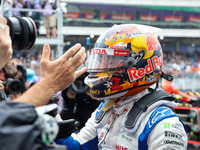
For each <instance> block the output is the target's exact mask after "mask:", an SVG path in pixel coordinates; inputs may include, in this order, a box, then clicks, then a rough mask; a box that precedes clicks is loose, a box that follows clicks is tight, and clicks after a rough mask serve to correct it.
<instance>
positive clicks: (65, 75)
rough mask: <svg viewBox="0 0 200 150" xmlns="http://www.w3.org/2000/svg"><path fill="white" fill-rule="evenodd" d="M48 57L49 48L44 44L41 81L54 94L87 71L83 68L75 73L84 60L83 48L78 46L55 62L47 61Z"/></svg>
mask: <svg viewBox="0 0 200 150" xmlns="http://www.w3.org/2000/svg"><path fill="white" fill-rule="evenodd" d="M75 53H76V54H75ZM74 54H75V55H74ZM73 55H74V56H73ZM72 56H73V57H72ZM49 57H50V47H49V45H48V44H44V47H43V53H42V58H41V62H40V69H41V77H42V78H41V81H43V82H45V85H46V86H48V88H49V89H51V90H54V92H57V91H61V90H63V89H65V88H67V87H68V86H69V85H70V84H71V83H72V82H74V81H75V80H76V78H78V77H79V76H80V75H82V74H83V73H84V72H85V71H86V70H87V68H86V67H84V68H82V69H81V70H79V71H76V69H77V68H78V67H79V66H80V65H81V64H82V63H83V61H84V60H85V58H86V54H85V48H83V47H81V45H80V44H76V45H74V46H73V47H71V48H70V49H69V50H68V51H67V52H66V53H65V54H63V55H62V56H61V57H60V58H58V59H57V60H54V61H49Z"/></svg>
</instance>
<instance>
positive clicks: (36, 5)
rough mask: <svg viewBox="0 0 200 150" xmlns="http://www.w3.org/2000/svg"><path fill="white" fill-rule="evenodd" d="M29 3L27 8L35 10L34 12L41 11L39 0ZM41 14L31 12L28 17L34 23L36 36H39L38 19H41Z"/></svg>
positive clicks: (29, 1)
mask: <svg viewBox="0 0 200 150" xmlns="http://www.w3.org/2000/svg"><path fill="white" fill-rule="evenodd" d="M28 3H29V8H30V9H35V10H40V9H42V6H41V4H40V0H28ZM41 14H42V13H41V12H36V11H33V12H31V15H30V17H31V18H32V19H33V21H34V22H35V25H36V28H37V36H39V34H40V33H39V28H40V20H41V19H40V17H41Z"/></svg>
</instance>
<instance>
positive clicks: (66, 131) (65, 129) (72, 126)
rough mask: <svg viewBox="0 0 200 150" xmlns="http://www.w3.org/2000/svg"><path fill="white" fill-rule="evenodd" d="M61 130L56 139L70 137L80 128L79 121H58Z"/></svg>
mask: <svg viewBox="0 0 200 150" xmlns="http://www.w3.org/2000/svg"><path fill="white" fill-rule="evenodd" d="M57 123H58V126H59V132H58V135H57V137H56V139H63V138H68V137H69V136H70V135H71V134H72V133H74V132H76V131H77V130H78V125H79V122H78V121H76V120H75V119H68V120H64V121H58V122H57Z"/></svg>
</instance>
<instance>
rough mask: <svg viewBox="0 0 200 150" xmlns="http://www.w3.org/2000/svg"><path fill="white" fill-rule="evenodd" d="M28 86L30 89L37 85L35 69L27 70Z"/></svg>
mask: <svg viewBox="0 0 200 150" xmlns="http://www.w3.org/2000/svg"><path fill="white" fill-rule="evenodd" d="M26 73H27V83H28V84H27V85H26V87H27V88H29V87H31V86H32V85H34V84H35V83H36V77H35V71H34V70H33V69H30V68H27V69H26Z"/></svg>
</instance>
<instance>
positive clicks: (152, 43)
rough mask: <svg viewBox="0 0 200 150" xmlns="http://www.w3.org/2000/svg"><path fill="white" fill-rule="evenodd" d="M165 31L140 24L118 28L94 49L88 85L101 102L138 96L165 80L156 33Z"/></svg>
mask: <svg viewBox="0 0 200 150" xmlns="http://www.w3.org/2000/svg"><path fill="white" fill-rule="evenodd" d="M160 30H161V29H159V28H155V27H151V26H146V25H140V24H121V25H114V26H113V27H111V28H110V29H108V30H107V31H105V32H104V33H103V34H101V35H100V36H99V38H98V39H97V41H96V43H95V45H94V48H93V49H91V53H90V57H89V62H88V72H89V73H90V74H89V75H88V76H87V77H86V78H85V83H86V84H87V85H88V86H89V87H90V93H91V94H92V96H93V97H95V98H97V99H102V98H103V99H105V98H119V97H127V96H130V95H134V94H137V93H139V92H141V91H143V90H145V89H147V88H148V87H149V86H151V85H153V84H154V83H156V82H158V80H159V79H160V77H161V74H162V71H161V65H162V63H163V54H162V48H161V45H160V43H159V41H158V38H157V35H156V33H157V32H158V31H160Z"/></svg>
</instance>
